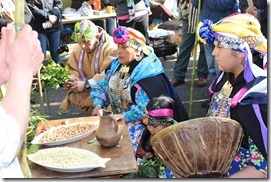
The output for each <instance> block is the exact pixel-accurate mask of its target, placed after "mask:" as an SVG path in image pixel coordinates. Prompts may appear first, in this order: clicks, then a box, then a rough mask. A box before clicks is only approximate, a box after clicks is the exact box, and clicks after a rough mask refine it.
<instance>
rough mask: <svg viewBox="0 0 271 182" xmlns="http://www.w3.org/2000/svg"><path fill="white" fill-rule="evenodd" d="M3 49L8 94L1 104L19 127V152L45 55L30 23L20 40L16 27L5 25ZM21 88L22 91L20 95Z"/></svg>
mask: <svg viewBox="0 0 271 182" xmlns="http://www.w3.org/2000/svg"><path fill="white" fill-rule="evenodd" d="M29 37H31V39H29ZM21 45H24V46H21ZM0 49H1V52H2V53H6V54H5V57H4V56H2V55H1V56H0V64H1V66H0V72H1V73H4V74H2V75H1V76H0V79H1V81H2V83H4V82H8V89H7V93H6V95H5V96H4V98H3V100H2V102H1V104H0V105H1V106H2V108H3V109H4V110H5V112H6V115H9V116H11V117H12V118H14V119H15V120H16V122H17V124H18V126H19V129H20V145H19V147H18V149H17V152H19V150H20V147H21V144H22V142H23V139H24V137H25V134H26V129H27V126H28V117H29V112H30V91H31V84H32V79H33V75H35V74H36V73H37V72H38V70H39V69H40V68H41V66H42V61H43V59H44V56H43V54H42V51H41V46H40V42H39V40H38V34H37V32H35V31H32V29H31V27H30V26H29V25H24V27H23V29H22V32H21V34H20V36H19V37H18V38H17V39H16V40H15V29H14V26H12V25H11V24H8V26H7V27H4V28H2V41H1V46H0ZM22 52H23V54H22ZM18 90H20V93H19V94H18ZM14 135H15V134H14ZM15 156H16V154H14V157H15Z"/></svg>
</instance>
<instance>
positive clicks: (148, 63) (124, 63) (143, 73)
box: [90, 27, 188, 152]
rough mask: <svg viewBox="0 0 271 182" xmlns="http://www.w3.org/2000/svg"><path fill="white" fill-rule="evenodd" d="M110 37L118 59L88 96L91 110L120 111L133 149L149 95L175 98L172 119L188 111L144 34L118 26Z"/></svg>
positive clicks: (184, 118)
mask: <svg viewBox="0 0 271 182" xmlns="http://www.w3.org/2000/svg"><path fill="white" fill-rule="evenodd" d="M113 38H114V41H115V43H116V44H117V45H118V48H117V58H116V59H114V60H113V61H112V62H111V65H110V66H109V68H108V69H107V70H106V73H105V77H104V78H103V79H102V80H101V81H99V82H98V83H97V86H95V87H92V89H91V93H90V96H91V98H92V100H93V106H94V109H93V111H92V115H98V110H99V109H101V108H106V107H107V106H109V105H110V106H111V108H112V111H113V113H114V114H121V117H123V118H124V120H125V122H126V125H127V127H128V131H129V134H130V139H131V143H132V146H133V149H134V151H135V152H136V150H137V147H138V144H139V142H140V139H141V136H142V132H143V130H144V129H145V127H146V126H145V124H143V123H142V120H141V118H143V117H144V116H146V114H145V113H144V110H145V109H146V105H147V103H148V102H149V100H150V99H151V98H152V97H157V96H160V95H162V94H165V95H168V96H169V97H171V98H173V99H174V100H175V105H174V106H175V109H176V110H178V112H174V113H175V115H174V119H175V120H177V121H182V120H186V119H188V115H187V112H186V110H185V108H184V106H183V105H182V102H181V100H180V99H179V97H178V94H177V92H176V90H175V89H174V87H173V86H172V85H171V83H170V81H169V79H168V77H167V76H166V75H165V73H164V69H163V66H162V64H161V61H160V60H159V59H158V58H157V56H156V55H155V54H154V51H153V48H152V47H149V46H147V45H146V39H145V37H144V36H143V35H142V34H141V33H140V32H139V31H137V30H135V29H132V28H125V27H117V28H116V29H115V30H114V32H113Z"/></svg>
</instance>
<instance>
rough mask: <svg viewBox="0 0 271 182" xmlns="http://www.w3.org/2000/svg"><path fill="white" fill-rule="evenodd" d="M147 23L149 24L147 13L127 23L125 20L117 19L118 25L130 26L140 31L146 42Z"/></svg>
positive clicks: (147, 37)
mask: <svg viewBox="0 0 271 182" xmlns="http://www.w3.org/2000/svg"><path fill="white" fill-rule="evenodd" d="M148 24H149V18H148V15H147V14H145V15H143V16H140V17H135V18H134V20H133V21H131V22H129V23H127V22H126V20H118V25H120V26H125V27H131V28H133V29H136V30H138V31H139V32H141V33H142V34H143V35H144V37H145V38H146V44H148V43H149V34H148V28H149V26H148Z"/></svg>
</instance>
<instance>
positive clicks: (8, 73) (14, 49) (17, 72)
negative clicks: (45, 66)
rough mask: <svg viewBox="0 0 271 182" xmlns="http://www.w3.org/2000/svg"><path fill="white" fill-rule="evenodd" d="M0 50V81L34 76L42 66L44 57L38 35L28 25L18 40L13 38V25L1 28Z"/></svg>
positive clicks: (24, 27)
mask: <svg viewBox="0 0 271 182" xmlns="http://www.w3.org/2000/svg"><path fill="white" fill-rule="evenodd" d="M0 50H1V52H2V53H5V54H1V56H0V63H1V66H0V81H3V82H7V81H9V79H10V78H11V77H12V76H19V77H24V76H26V75H27V74H31V76H33V75H35V74H36V73H37V72H38V70H39V69H40V68H41V66H42V62H43V60H44V55H43V53H42V50H41V45H40V41H39V40H38V33H37V32H36V31H33V30H32V28H31V27H30V25H27V24H26V25H24V26H23V28H22V31H21V33H20V35H19V37H18V38H15V28H14V25H12V24H8V25H7V27H3V28H2V41H1V46H0Z"/></svg>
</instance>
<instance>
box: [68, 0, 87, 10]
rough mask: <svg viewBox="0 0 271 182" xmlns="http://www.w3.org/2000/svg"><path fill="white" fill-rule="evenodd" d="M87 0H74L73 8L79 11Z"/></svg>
mask: <svg viewBox="0 0 271 182" xmlns="http://www.w3.org/2000/svg"><path fill="white" fill-rule="evenodd" d="M84 1H86V0H72V4H71V8H74V9H76V10H78V9H79V8H80V7H81V6H82V4H83V2H84Z"/></svg>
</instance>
